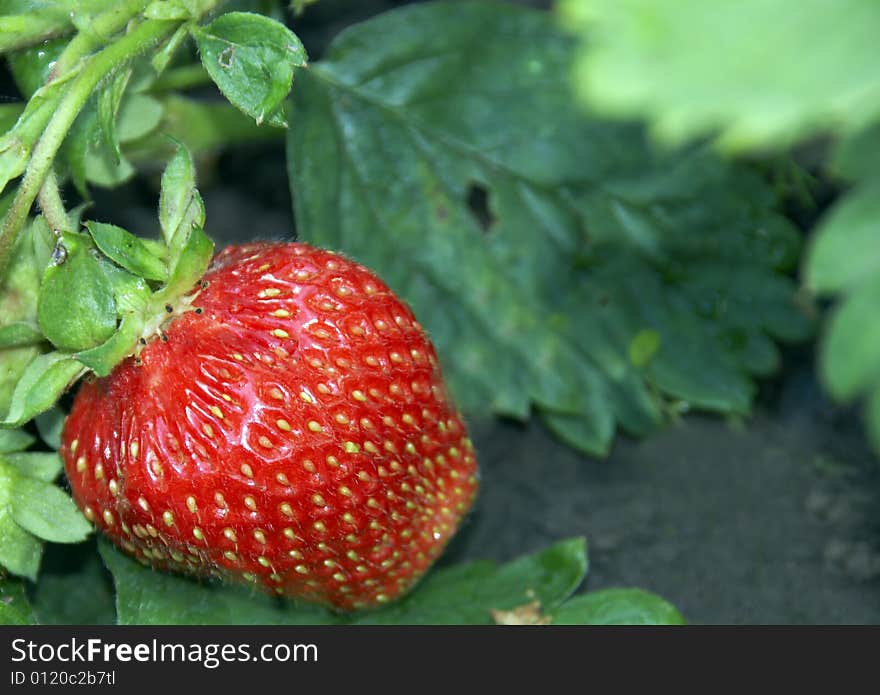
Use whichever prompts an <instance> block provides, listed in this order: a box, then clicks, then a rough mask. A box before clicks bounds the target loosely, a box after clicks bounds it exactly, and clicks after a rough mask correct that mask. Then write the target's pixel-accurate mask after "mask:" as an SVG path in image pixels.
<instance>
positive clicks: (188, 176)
mask: <svg viewBox="0 0 880 695" xmlns="http://www.w3.org/2000/svg"><path fill="white" fill-rule="evenodd" d="M159 224H160V225H161V227H162V236H163V238H164V239H165V244H166V245H167V246H168V248H171V249H177V248H179V247H180V245H181V244H182V243H183V242H184V240H185V239H186V236H187V234H189V230H190V229H192V228H193V227H199V228H202V227H204V226H205V206H204V203H203V202H202V199H201V196H200V195H199V192H198V191H197V190H196V168H195V164H193V160H192V155H191V154H190V153H189V150H188V149H187V148H186V147H184V146H183V145H182V144H180V143H177V148H176V150H175V152H174V156H173V157H172V158H171V161H170V162H169V163H168V166H167V167H165V171H163V172H162V187H161V190H160V194H159Z"/></svg>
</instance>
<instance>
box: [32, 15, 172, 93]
mask: <svg viewBox="0 0 880 695" xmlns="http://www.w3.org/2000/svg"><path fill="white" fill-rule="evenodd" d="M146 4H147V3H145V2H144V1H143V0H122V1H121V2H116V3H114V4H113V7H111V8H110V9H109V10H105V11H104V12H102V13H101V14H98V15H96V16H95V17H94V18H93V19H92V20H91V21H90V23H89V30H88V31H80V32H79V33H78V34H77V35H76V36H74V37H73V38H72V39H71V40H70V43H69V44H67V47H66V48H65V49H64V51H62V53H61V55H60V56H58V60H57V61H56V62H55V65H54V66H53V67H52V74H51V75H50V77H49V79H50V80H51V79H53V78H54V77H56V76H58V75H63V74H64V73H65V72H67V71H68V70H70V69H71V68H72V67H73V66H74V65H76V63H77V61H78V60H79V59H80V58H82V57H83V56H86V55H88V54H89V53H91V52H92V51H94V50H95V49H96V48H97V47H98V46H100V45H101V44H102V43H107V41H108V40H109V39H110V37H112V36H113V35H114V34H116V32H118V31H120V30H121V29H123V28H124V27H125V25H126V24H128V22H129V21H130V20H132V19H134V18H135V17H137V16H138V15H140V14H141V12H143V10H144V7H145V6H146ZM175 28H176V26H175Z"/></svg>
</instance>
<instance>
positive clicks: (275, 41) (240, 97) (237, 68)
mask: <svg viewBox="0 0 880 695" xmlns="http://www.w3.org/2000/svg"><path fill="white" fill-rule="evenodd" d="M193 36H194V38H195V40H196V44H197V45H198V47H199V54H200V56H201V59H202V65H204V66H205V69H206V70H207V71H208V74H209V75H210V76H211V79H213V80H214V82H215V83H216V84H217V86H218V87H219V88H220V91H221V92H223V95H224V96H225V97H226V98H227V99H229V101H230V102H231V103H232V104H233V105H235V106H237V107H238V108H239V109H241V110H242V111H244V113H246V114H248V115H249V116H252V117H253V118H254V119H255V120H256V121H257V123H258V124H259V123H262V122H263V121H265V122H267V123H269V124H271V125H275V126H283V125H285V119H284V115H283V102H284V98H285V97H286V96H287V93H288V92H289V91H290V87H291V84H292V82H293V73H294V69H295V68H298V67H303V66H305V65H306V52H305V49H304V48H303V46H302V44H301V43H300V41H299V39H298V38H297V37H296V35H295V34H294V33H293V32H291V31H290V30H289V29H288V28H287V27H285V26H284V25H283V24H281V23H280V22H277V21H275V20H273V19H269V18H268V17H264V16H262V15H257V14H251V13H248V12H228V13H227V14H224V15H221V16H220V17H218V18H217V19H215V20H214V21H213V22H211V23H210V24H208V25H207V26H205V27H200V28H197V29H194V30H193Z"/></svg>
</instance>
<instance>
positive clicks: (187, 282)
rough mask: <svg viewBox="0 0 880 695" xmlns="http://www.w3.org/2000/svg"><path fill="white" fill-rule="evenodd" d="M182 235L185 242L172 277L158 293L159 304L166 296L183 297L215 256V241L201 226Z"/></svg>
mask: <svg viewBox="0 0 880 695" xmlns="http://www.w3.org/2000/svg"><path fill="white" fill-rule="evenodd" d="M199 200H201V199H200V198H199ZM181 236H182V241H183V244H182V247H181V249H180V252H179V254H178V256H177V262H176V263H175V265H174V268H173V269H172V270H171V277H170V278H169V280H168V284H167V285H166V286H165V288H164V289H163V290H162V291H161V293H157V295H156V297H157V301H158V303H159V304H161V303H162V302H164V301H165V299H164V297H166V296H168V297H175V298H176V297H181V296H183V295H184V294H186V293H187V292H189V291H190V290H192V289H193V287H194V286H195V284H196V282H198V281H199V279H200V278H201V277H202V276H203V275H204V274H205V272H206V271H207V270H208V266H209V265H210V264H211V259H212V258H213V257H214V242H213V241H211V239H210V238H209V237H208V235H207V234H205V233H204V232H203V231H202V229H201V228H200V227H192V228H190V229H188V230H187V231H186V234H185V235H184V234H182V235H181Z"/></svg>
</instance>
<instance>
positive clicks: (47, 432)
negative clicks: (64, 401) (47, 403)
mask: <svg viewBox="0 0 880 695" xmlns="http://www.w3.org/2000/svg"><path fill="white" fill-rule="evenodd" d="M66 417H67V415H66V413H65V412H64V411H63V410H61V408H59V407H57V406H56V407H54V408H50V409H49V410H47V411H46V412H45V413H40V414H39V415H37V417H36V418H35V419H34V422H35V423H36V425H37V432H39V433H40V439H42V440H43V442H44V443H45V444H46V445H47V446H48V447H49V448H50V449H53V450H55V451H57V450H58V449H60V448H61V431H62V430H63V429H64V418H66Z"/></svg>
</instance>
